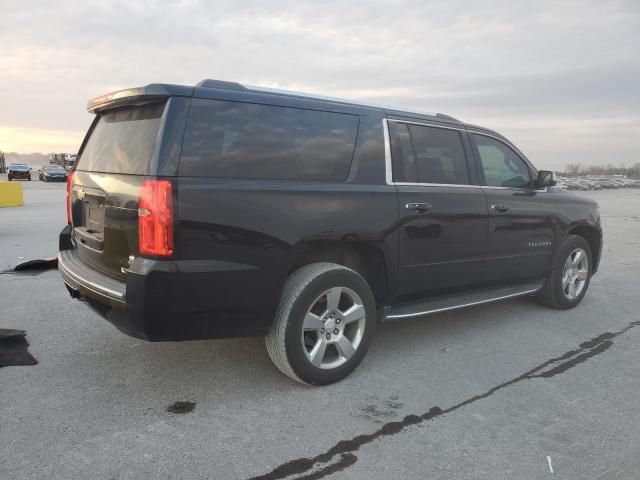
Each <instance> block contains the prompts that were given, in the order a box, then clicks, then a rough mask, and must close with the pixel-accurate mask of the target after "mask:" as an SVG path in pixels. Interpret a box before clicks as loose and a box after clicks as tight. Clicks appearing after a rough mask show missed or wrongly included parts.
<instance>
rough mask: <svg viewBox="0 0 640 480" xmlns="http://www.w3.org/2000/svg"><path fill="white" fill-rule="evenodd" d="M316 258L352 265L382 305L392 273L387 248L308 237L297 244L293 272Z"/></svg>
mask: <svg viewBox="0 0 640 480" xmlns="http://www.w3.org/2000/svg"><path fill="white" fill-rule="evenodd" d="M316 262H331V263H337V264H339V265H344V266H345V267H349V268H351V269H353V270H355V271H356V272H358V273H359V274H360V275H362V277H363V278H364V279H365V280H366V281H367V283H368V284H369V286H370V287H371V290H372V292H373V295H374V297H375V299H376V303H377V304H378V305H381V304H382V303H383V302H384V299H385V298H386V295H387V291H388V284H389V280H388V275H387V267H386V262H385V255H384V252H383V251H382V250H381V249H380V248H379V247H378V246H376V245H374V244H371V243H367V242H348V241H338V240H335V241H334V240H331V241H324V240H315V241H305V242H301V243H300V244H298V245H296V247H295V248H294V254H293V261H292V263H291V265H290V267H289V271H288V272H287V273H288V274H289V275H290V274H291V273H292V272H294V271H295V270H297V269H298V268H300V267H302V266H304V265H308V264H310V263H316Z"/></svg>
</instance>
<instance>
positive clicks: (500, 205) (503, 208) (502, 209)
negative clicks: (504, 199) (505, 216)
mask: <svg viewBox="0 0 640 480" xmlns="http://www.w3.org/2000/svg"><path fill="white" fill-rule="evenodd" d="M491 208H493V209H494V210H495V211H497V212H506V211H507V210H509V208H510V207H509V205H505V204H503V203H498V204H496V205H491Z"/></svg>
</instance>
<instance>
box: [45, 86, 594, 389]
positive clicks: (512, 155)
mask: <svg viewBox="0 0 640 480" xmlns="http://www.w3.org/2000/svg"><path fill="white" fill-rule="evenodd" d="M88 109H89V111H90V112H92V113H95V114H96V117H95V120H94V122H93V124H92V125H91V128H90V129H89V132H88V133H87V135H86V138H85V140H84V142H83V144H82V147H81V150H80V153H79V155H78V161H77V164H76V167H75V169H74V171H73V173H72V174H71V175H69V178H68V184H67V189H68V202H67V209H68V221H69V225H67V227H65V228H64V230H63V231H62V233H61V235H60V253H59V257H58V259H59V267H60V270H61V272H62V276H63V278H64V281H65V284H66V285H67V288H68V290H69V292H70V293H71V295H72V297H75V298H79V299H82V300H84V301H85V302H86V303H87V305H89V306H90V307H92V308H93V309H94V310H95V311H97V312H98V313H99V314H100V315H102V316H103V317H105V318H106V319H107V320H109V321H110V322H111V323H113V324H114V325H115V326H116V327H117V328H118V329H120V330H121V331H123V332H124V333H126V334H129V335H132V336H135V337H139V338H143V339H146V340H151V341H163V340H194V339H206V338H224V337H238V336H266V346H267V350H268V352H269V355H270V356H271V358H272V360H273V361H274V363H275V364H276V365H277V367H278V368H279V369H280V370H281V371H282V372H284V373H285V374H286V375H288V376H289V377H291V378H293V379H295V380H298V381H302V382H306V383H310V384H327V383H331V382H334V381H336V380H339V379H341V378H343V377H345V376H346V375H348V374H349V373H350V372H351V371H353V370H354V369H355V368H356V366H357V365H358V364H359V363H360V361H361V360H362V358H363V357H364V355H365V353H366V351H367V349H368V347H369V344H370V343H371V340H372V338H373V335H374V332H375V329H376V322H377V320H378V319H380V320H381V321H392V320H396V319H402V318H407V317H415V316H422V315H425V314H428V313H433V312H440V311H444V310H451V309H454V308H459V307H464V306H468V305H475V304H480V303H485V302H490V301H495V300H501V299H506V298H511V297H517V296H521V295H530V294H535V295H537V297H538V298H539V299H540V300H541V301H542V302H543V303H544V304H546V305H549V306H551V307H555V308H561V309H566V308H571V307H574V306H575V305H577V304H578V303H579V302H580V300H581V299H582V297H583V296H584V295H585V293H586V291H587V288H588V286H589V280H590V278H591V276H592V275H593V274H594V273H595V271H596V269H597V267H598V263H599V259H600V252H601V249H602V232H601V228H600V218H599V213H598V208H597V205H596V203H594V202H592V201H590V200H588V199H585V198H582V197H580V196H577V195H575V194H572V193H569V192H565V191H562V190H559V189H555V188H553V185H554V183H555V182H554V181H553V179H552V175H551V172H547V171H540V172H538V171H537V170H536V169H535V168H534V167H533V165H532V164H531V163H530V162H529V161H528V160H527V158H526V157H525V156H524V155H523V154H522V153H521V152H520V151H519V150H518V149H517V148H516V147H515V146H514V145H513V144H512V143H510V142H509V141H508V140H507V139H506V138H504V137H503V136H502V135H500V134H498V133H496V132H493V131H491V130H487V129H485V128H482V127H477V126H473V125H468V124H465V123H462V122H460V121H458V120H456V119H454V118H452V117H449V116H447V115H442V114H426V113H416V112H410V111H403V110H398V109H394V108H387V107H382V106H376V105H369V104H365V103H362V102H351V101H345V100H339V99H332V98H327V97H316V96H311V95H306V94H299V93H294V92H284V91H276V90H272V89H265V88H258V87H249V86H245V85H241V84H238V83H231V82H222V81H216V80H205V81H203V82H201V83H199V84H198V85H197V86H195V87H192V86H178V85H164V84H153V85H148V86H146V87H142V88H134V89H130V90H124V91H119V92H115V93H111V94H107V95H104V96H102V97H98V98H96V99H94V100H92V101H90V102H89V106H88Z"/></svg>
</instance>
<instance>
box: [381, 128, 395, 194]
mask: <svg viewBox="0 0 640 480" xmlns="http://www.w3.org/2000/svg"><path fill="white" fill-rule="evenodd" d="M382 134H383V135H384V174H385V179H386V181H387V185H393V174H392V172H391V140H390V138H389V123H388V122H387V119H386V118H383V119H382Z"/></svg>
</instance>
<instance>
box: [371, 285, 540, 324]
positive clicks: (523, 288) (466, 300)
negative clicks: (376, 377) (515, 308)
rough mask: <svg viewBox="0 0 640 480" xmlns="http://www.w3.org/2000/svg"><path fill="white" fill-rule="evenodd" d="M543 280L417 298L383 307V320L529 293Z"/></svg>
mask: <svg viewBox="0 0 640 480" xmlns="http://www.w3.org/2000/svg"><path fill="white" fill-rule="evenodd" d="M543 285H544V282H536V283H527V284H523V285H515V286H509V287H501V288H494V289H490V290H476V291H472V292H464V293H459V294H455V295H447V296H443V297H438V298H434V299H431V300H418V301H416V302H405V303H399V304H397V305H392V306H389V307H385V309H384V317H383V321H384V322H386V321H390V320H401V319H403V318H410V317H418V316H421V315H429V314H431V313H438V312H446V311H448V310H456V309H458V308H464V307H470V306H473V305H480V304H483V303H490V302H497V301H499V300H506V299H507V298H514V297H521V296H523V295H530V294H532V293H535V292H537V291H538V290H540V289H541V288H542V286H543Z"/></svg>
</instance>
